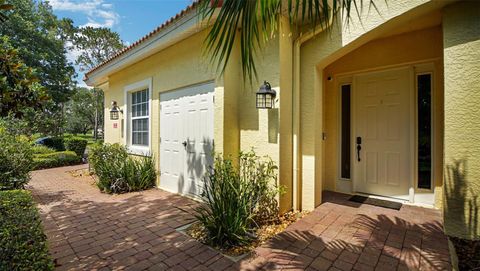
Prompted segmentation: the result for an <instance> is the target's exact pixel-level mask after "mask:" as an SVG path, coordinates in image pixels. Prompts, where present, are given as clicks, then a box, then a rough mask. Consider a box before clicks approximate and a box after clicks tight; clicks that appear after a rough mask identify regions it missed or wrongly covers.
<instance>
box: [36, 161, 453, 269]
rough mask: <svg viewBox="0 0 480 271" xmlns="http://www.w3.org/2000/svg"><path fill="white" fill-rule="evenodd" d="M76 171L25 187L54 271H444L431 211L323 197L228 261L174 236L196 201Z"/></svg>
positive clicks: (51, 174) (41, 174) (442, 246)
mask: <svg viewBox="0 0 480 271" xmlns="http://www.w3.org/2000/svg"><path fill="white" fill-rule="evenodd" d="M80 167H85V166H80ZM80 167H79V166H77V167H66V168H57V169H49V170H42V171H36V172H34V173H33V178H32V181H31V183H30V189H31V190H32V191H33V194H34V197H35V199H36V200H37V202H38V203H39V207H40V209H41V212H42V219H43V225H44V227H45V229H46V234H47V236H48V239H49V245H50V251H51V254H52V256H53V258H54V259H55V260H56V263H57V266H58V267H57V269H58V270H96V269H102V270H120V269H127V270H145V269H149V270H170V269H171V270H226V269H228V270H259V269H263V270H278V269H284V270H408V269H410V270H450V269H451V268H450V263H449V261H450V259H449V253H448V246H447V241H446V237H445V236H444V235H443V233H442V224H441V220H440V213H439V212H438V211H435V210H430V209H424V208H418V207H411V206H404V207H402V209H401V210H400V211H395V210H389V209H384V208H379V207H374V206H369V205H361V204H357V203H353V202H349V201H346V199H348V196H346V195H342V194H338V193H331V192H330V193H324V203H323V204H322V205H321V206H319V207H318V208H317V209H315V210H314V211H313V212H312V213H311V214H309V215H308V216H306V217H305V218H303V219H302V220H300V221H298V222H296V223H294V224H292V225H291V226H290V227H289V228H288V229H287V230H286V231H285V232H283V233H281V234H279V235H278V236H277V237H275V238H274V239H272V240H270V241H269V242H267V243H266V244H264V245H263V246H262V247H260V248H258V249H257V250H256V251H255V253H254V254H253V255H251V256H250V257H248V258H245V259H244V260H242V261H240V262H237V263H234V262H233V261H231V260H230V259H228V258H226V257H223V256H222V255H221V254H219V253H217V252H215V251H213V250H211V249H210V248H208V247H207V246H205V245H202V244H200V243H198V242H196V241H195V240H192V239H190V238H188V237H186V236H185V235H183V234H181V233H179V232H177V231H176V230H175V229H176V228H178V227H179V226H182V225H185V224H187V223H190V222H191V221H192V220H193V216H192V214H191V213H192V209H193V208H194V207H195V204H196V203H195V202H193V201H191V200H189V199H186V198H183V197H181V196H178V195H174V194H171V193H167V192H164V191H161V190H158V189H152V190H149V191H145V192H142V193H130V194H126V195H114V196H112V195H106V194H101V193H99V191H98V189H96V188H95V187H93V186H92V185H90V184H88V183H87V182H85V181H79V180H78V179H75V178H73V177H72V176H70V174H69V173H67V171H69V170H73V169H78V168H80Z"/></svg>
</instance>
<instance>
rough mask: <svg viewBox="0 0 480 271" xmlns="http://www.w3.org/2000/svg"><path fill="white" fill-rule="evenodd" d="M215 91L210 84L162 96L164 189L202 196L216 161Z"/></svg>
mask: <svg viewBox="0 0 480 271" xmlns="http://www.w3.org/2000/svg"><path fill="white" fill-rule="evenodd" d="M213 89H214V85H213V83H209V84H204V85H197V86H194V87H189V88H184V89H180V90H176V91H171V92H168V93H165V94H163V93H162V94H161V95H160V103H161V107H160V108H161V110H160V114H161V116H160V137H161V142H160V145H161V147H160V169H161V172H162V175H161V179H160V187H162V188H164V189H167V190H169V191H172V192H176V193H182V194H189V195H192V196H198V195H200V193H201V190H202V188H203V176H204V174H205V171H206V169H207V168H208V167H209V166H210V165H211V164H212V162H213V158H212V157H211V154H212V150H213V116H214V112H213V109H214V107H213ZM174 108H175V109H174ZM170 115H175V117H170ZM182 143H185V146H184V145H183V144H182ZM164 160H168V161H164Z"/></svg>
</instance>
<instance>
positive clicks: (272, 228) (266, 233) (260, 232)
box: [185, 211, 308, 257]
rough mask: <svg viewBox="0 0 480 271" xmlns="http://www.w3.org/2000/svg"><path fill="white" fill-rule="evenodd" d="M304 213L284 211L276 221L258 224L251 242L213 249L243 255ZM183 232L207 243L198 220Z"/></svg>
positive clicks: (232, 255)
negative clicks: (254, 237)
mask: <svg viewBox="0 0 480 271" xmlns="http://www.w3.org/2000/svg"><path fill="white" fill-rule="evenodd" d="M306 214H308V212H306V211H303V212H287V213H284V214H283V215H280V216H279V217H278V219H277V221H275V222H272V223H270V224H266V225H263V226H260V227H259V228H258V229H257V230H256V232H255V235H256V237H257V238H256V239H254V240H252V242H250V243H249V244H246V245H243V246H237V247H232V248H227V249H225V248H221V247H214V249H216V250H218V251H220V252H221V253H223V254H225V255H228V256H231V257H237V256H240V255H245V254H246V253H249V252H251V251H253V250H254V249H255V248H257V247H259V246H261V245H262V244H264V243H265V242H266V241H268V240H269V239H271V238H272V237H274V236H275V235H277V234H279V233H281V232H283V231H284V230H285V229H286V228H287V227H288V226H289V225H290V224H292V223H294V222H295V221H297V220H299V219H301V218H302V217H304V216H305V215H306ZM185 233H186V234H187V235H189V236H190V237H192V238H194V239H196V240H198V241H199V242H201V243H204V244H206V245H209V244H208V242H207V234H206V232H205V229H204V228H203V225H202V224H201V223H200V222H196V223H193V224H192V225H191V226H190V227H188V228H187V229H186V231H185Z"/></svg>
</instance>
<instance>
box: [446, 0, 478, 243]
mask: <svg viewBox="0 0 480 271" xmlns="http://www.w3.org/2000/svg"><path fill="white" fill-rule="evenodd" d="M443 47H444V49H443V57H444V72H445V139H444V143H445V156H444V159H445V161H444V162H445V180H444V218H445V231H446V233H447V234H448V235H449V236H454V237H460V238H466V239H480V211H479V210H480V2H475V1H469V2H460V3H455V4H452V5H450V6H447V7H445V8H444V12H443Z"/></svg>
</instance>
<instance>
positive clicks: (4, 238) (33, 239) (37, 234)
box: [0, 190, 53, 271]
mask: <svg viewBox="0 0 480 271" xmlns="http://www.w3.org/2000/svg"><path fill="white" fill-rule="evenodd" d="M0 270H2V271H3V270H5V271H6V270H53V262H52V260H51V258H50V256H49V254H48V247H47V238H46V236H45V234H44V233H43V229H42V225H41V221H40V217H39V214H38V210H37V208H36V207H35V204H34V203H33V199H32V196H31V195H30V193H29V192H28V191H25V190H10V191H0Z"/></svg>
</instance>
